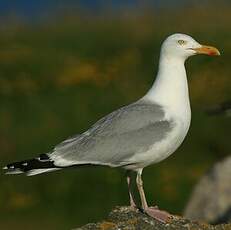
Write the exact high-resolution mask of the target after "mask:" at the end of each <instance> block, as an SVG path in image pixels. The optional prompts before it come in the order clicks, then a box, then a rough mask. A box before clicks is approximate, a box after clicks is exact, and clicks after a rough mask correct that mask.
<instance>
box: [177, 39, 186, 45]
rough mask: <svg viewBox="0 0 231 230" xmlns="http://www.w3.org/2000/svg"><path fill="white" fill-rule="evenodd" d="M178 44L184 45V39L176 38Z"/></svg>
mask: <svg viewBox="0 0 231 230" xmlns="http://www.w3.org/2000/svg"><path fill="white" fill-rule="evenodd" d="M177 42H178V43H179V44H180V45H185V44H186V41H185V40H178V41H177Z"/></svg>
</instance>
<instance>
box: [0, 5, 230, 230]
mask: <svg viewBox="0 0 231 230" xmlns="http://www.w3.org/2000/svg"><path fill="white" fill-rule="evenodd" d="M230 24H231V14H230V5H229V4H228V3H227V4H224V3H222V2H217V3H212V1H211V2H210V3H208V4H201V5H189V6H187V7H182V8H171V9H168V8H163V9H159V10H158V11H157V10H154V9H152V8H148V7H143V8H139V9H136V8H132V9H126V10H124V11H123V10H121V11H119V12H117V13H113V12H110V11H106V12H102V13H99V14H91V13H89V12H86V11H84V10H81V9H76V11H75V12H74V13H73V12H68V11H61V12H57V13H56V14H55V16H52V17H48V18H46V19H44V20H42V21H40V22H39V23H34V24H33V23H32V24H30V23H28V22H26V21H25V20H21V19H20V18H17V17H7V18H6V20H4V21H2V22H0V146H1V152H0V154H1V155H0V156H1V166H2V167H3V166H4V165H5V164H7V163H9V162H11V161H17V160H23V159H25V158H31V157H34V156H35V155H36V154H38V153H45V152H48V151H50V150H51V149H52V148H53V147H54V146H55V145H56V144H58V143H59V142H61V141H62V140H64V139H65V138H67V137H68V136H71V135H73V134H76V133H81V132H83V131H85V130H86V129H87V128H88V127H89V126H90V125H92V124H93V123H94V122H96V121H97V120H98V119H99V118H101V117H102V116H104V115H106V114H108V113H109V112H111V111H113V110H115V109H117V108H119V107H120V106H122V105H126V104H128V103H131V102H133V101H135V100H137V99H138V98H140V97H141V96H143V95H144V94H145V92H146V91H147V90H148V89H149V88H150V87H151V84H152V83H153V81H154V77H155V74H156V71H157V67H158V56H159V50H160V45H161V42H162V41H163V39H164V38H165V37H166V36H168V35H169V34H172V33H175V32H182V33H186V34H189V35H191V36H193V37H194V38H195V39H196V40H197V41H199V42H200V43H202V44H207V45H214V46H216V47H217V48H219V50H220V51H221V54H222V55H221V56H220V57H208V56H197V57H193V58H190V60H188V61H187V63H186V67H187V72H188V81H189V88H190V98H191V105H192V125H191V128H190V131H189V133H188V136H187V138H186V140H185V141H184V143H183V144H182V146H181V147H180V148H179V149H178V150H177V151H176V152H175V154H173V155H172V156H171V157H169V158H168V159H167V160H165V161H164V162H161V163H159V164H157V165H153V166H150V167H147V168H146V169H145V170H144V173H143V179H144V186H145V190H146V193H147V198H148V200H149V203H150V204H154V203H155V204H157V205H158V206H160V208H162V209H166V210H168V211H169V212H172V213H176V214H181V213H182V211H183V209H184V207H185V205H186V203H187V200H188V198H189V196H190V193H191V191H192V188H193V186H194V185H195V183H196V182H197V181H198V179H199V178H200V176H202V175H203V173H205V172H206V171H207V170H208V169H209V168H210V167H211V166H212V165H213V163H215V162H216V161H218V160H220V159H222V158H223V157H224V156H226V155H228V154H229V153H230V147H231V144H230V123H231V120H230V118H227V117H224V116H214V117H209V116H208V115H207V114H206V112H205V111H206V110H207V109H208V108H210V107H211V106H214V105H216V104H219V103H220V102H222V101H225V100H228V99H230V97H231V96H230V93H231V76H230V73H231V70H230V60H231V45H230V44H231V43H230V37H231V30H230ZM126 204H128V195H127V187H126V180H125V178H124V172H123V171H122V170H118V169H110V168H100V167H96V168H90V167H89V168H88V167H87V168H81V169H70V170H65V171H60V172H54V173H49V174H43V175H39V176H36V177H25V176H5V175H2V173H1V175H0V229H34V230H37V229H41V228H44V229H56V230H59V229H71V228H74V227H78V226H80V225H82V224H84V223H87V222H90V221H97V220H99V219H100V218H103V217H105V216H106V215H107V213H108V212H109V211H110V210H111V209H112V208H113V207H114V206H115V205H126Z"/></svg>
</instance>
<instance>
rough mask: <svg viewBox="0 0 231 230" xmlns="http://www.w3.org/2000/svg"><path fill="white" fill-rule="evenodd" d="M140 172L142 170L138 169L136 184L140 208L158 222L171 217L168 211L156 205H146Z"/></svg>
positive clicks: (165, 220)
mask: <svg viewBox="0 0 231 230" xmlns="http://www.w3.org/2000/svg"><path fill="white" fill-rule="evenodd" d="M141 174H142V170H139V171H138V172H137V177H136V184H137V187H138V190H139V194H140V199H141V204H142V208H143V210H144V212H145V213H146V214H148V215H149V216H151V217H152V218H154V219H156V220H158V221H160V222H163V223H165V222H167V221H168V220H169V219H170V218H171V215H170V214H169V213H168V212H166V211H161V210H159V209H158V207H148V204H147V201H146V197H145V193H144V189H143V181H142V178H141Z"/></svg>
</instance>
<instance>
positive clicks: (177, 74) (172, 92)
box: [144, 54, 190, 114]
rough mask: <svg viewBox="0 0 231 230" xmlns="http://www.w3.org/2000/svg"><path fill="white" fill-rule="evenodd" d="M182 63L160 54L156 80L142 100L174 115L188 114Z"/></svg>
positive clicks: (174, 58)
mask: <svg viewBox="0 0 231 230" xmlns="http://www.w3.org/2000/svg"><path fill="white" fill-rule="evenodd" d="M184 61H185V60H184V59H183V58H176V57H171V56H166V55H163V54H161V56H160V62H159V70H158V74H157V77H156V80H155V82H154V84H153V86H152V88H151V89H150V90H149V91H148V92H147V94H146V95H145V96H144V99H147V100H150V101H153V102H155V103H158V104H161V105H163V106H164V107H167V108H168V109H169V110H171V111H172V112H173V113H176V114H177V113H178V114H179V113H180V112H183V113H185V112H190V103H189V94H188V83H187V76H186V71H185V66H184ZM185 110H186V111H185Z"/></svg>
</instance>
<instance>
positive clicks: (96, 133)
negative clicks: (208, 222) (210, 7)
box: [4, 33, 220, 222]
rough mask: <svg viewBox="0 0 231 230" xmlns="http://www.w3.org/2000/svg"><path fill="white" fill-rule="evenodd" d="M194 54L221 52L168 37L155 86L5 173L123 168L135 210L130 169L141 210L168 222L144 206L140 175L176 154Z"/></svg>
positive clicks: (186, 117)
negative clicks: (84, 167) (188, 68)
mask: <svg viewBox="0 0 231 230" xmlns="http://www.w3.org/2000/svg"><path fill="white" fill-rule="evenodd" d="M195 54H207V55H211V56H215V55H220V53H219V51H218V50H217V49H216V48H215V47H212V46H205V45H201V44H200V43H198V42H197V41H196V40H194V39H193V38H192V37H190V36H188V35H185V34H180V33H176V34H173V35H170V36H169V37H167V38H166V39H165V40H164V42H163V43H162V46H161V51H160V59H159V68H158V73H157V76H156V79H155V81H154V84H153V86H152V87H151V89H150V90H149V91H148V92H147V93H146V94H145V95H144V96H143V97H142V98H141V99H139V100H138V101H136V102H134V103H132V104H129V105H127V106H124V107H121V108H119V109H118V110H115V111H114V112H112V113H110V114H109V115H107V116H105V117H103V118H102V119H100V120H99V121H97V122H96V123H95V124H94V125H93V126H91V127H90V128H89V129H88V130H87V131H85V132H83V133H82V134H79V135H76V136H73V137H71V138H69V139H67V140H65V141H63V142H61V143H60V144H58V145H57V146H55V148H54V149H53V150H52V151H50V152H49V153H45V154H40V155H39V156H38V157H36V158H34V159H30V160H25V161H20V162H15V163H11V164H8V165H7V166H6V167H4V169H5V170H6V174H20V173H26V174H27V175H29V176H32V175H37V174H40V173H45V172H49V171H55V170H61V169H65V168H68V167H73V166H76V167H78V166H82V165H102V166H109V167H121V168H123V169H125V170H126V172H127V184H128V191H129V198H130V205H131V207H132V208H137V205H136V202H135V200H134V198H133V194H132V190H131V179H132V177H131V173H130V172H132V171H134V172H136V174H137V176H136V184H137V188H138V192H139V195H140V200H141V206H142V210H143V212H144V213H146V214H147V215H149V216H151V217H153V218H155V219H157V220H159V221H162V222H166V221H168V220H169V218H170V217H171V215H170V214H169V213H167V212H166V211H162V210H159V209H158V208H157V207H156V206H155V207H149V206H148V204H147V201H146V198H145V193H144V189H143V181H142V178H141V175H142V171H143V169H144V168H145V167H146V166H149V165H151V164H155V163H158V162H160V161H162V160H164V159H166V158H167V157H168V156H170V155H171V154H172V153H173V152H175V150H176V149H177V148H178V147H179V146H180V145H181V143H182V142H183V140H184V138H185V136H186V134H187V132H188V129H189V126H190V121H191V109H190V101H189V92H188V83H187V76H186V70H185V66H184V63H185V60H186V59H187V58H188V57H190V56H193V55H195Z"/></svg>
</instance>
